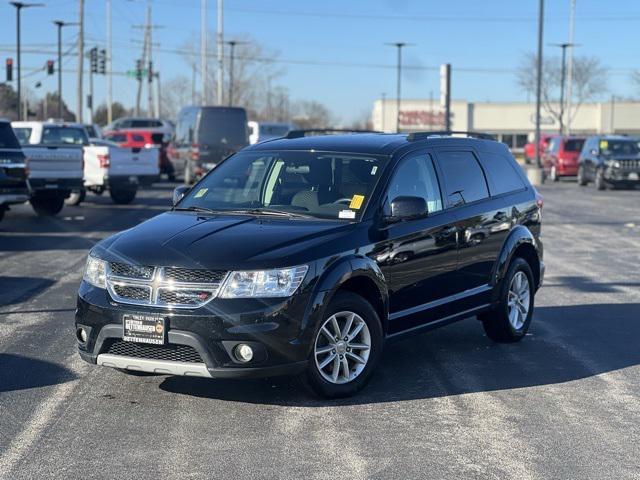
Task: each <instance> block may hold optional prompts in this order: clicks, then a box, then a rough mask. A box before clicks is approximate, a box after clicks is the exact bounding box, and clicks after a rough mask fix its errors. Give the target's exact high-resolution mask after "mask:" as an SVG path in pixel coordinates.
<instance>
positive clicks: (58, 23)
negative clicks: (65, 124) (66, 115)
mask: <svg viewBox="0 0 640 480" xmlns="http://www.w3.org/2000/svg"><path fill="white" fill-rule="evenodd" d="M53 23H54V24H55V25H56V26H57V27H58V118H60V119H62V118H63V109H62V27H68V26H72V25H78V23H77V22H63V21H62V20H55V21H54V22H53Z"/></svg>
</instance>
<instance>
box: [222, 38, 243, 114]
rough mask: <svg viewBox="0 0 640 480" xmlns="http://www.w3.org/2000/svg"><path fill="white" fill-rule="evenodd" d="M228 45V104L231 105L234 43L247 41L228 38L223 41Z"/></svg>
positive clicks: (240, 43) (239, 43)
mask: <svg viewBox="0 0 640 480" xmlns="http://www.w3.org/2000/svg"><path fill="white" fill-rule="evenodd" d="M224 43H226V44H227V45H229V50H230V52H229V106H230V107H233V94H234V91H233V59H234V58H235V52H236V45H242V44H245V43H247V42H240V41H238V40H229V41H227V42H224Z"/></svg>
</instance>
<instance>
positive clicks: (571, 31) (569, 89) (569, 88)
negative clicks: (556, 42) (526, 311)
mask: <svg viewBox="0 0 640 480" xmlns="http://www.w3.org/2000/svg"><path fill="white" fill-rule="evenodd" d="M575 19H576V0H571V13H570V14H569V43H570V44H572V45H573V34H574V26H575ZM572 100H573V47H571V48H569V66H568V68H567V135H571V101H572Z"/></svg>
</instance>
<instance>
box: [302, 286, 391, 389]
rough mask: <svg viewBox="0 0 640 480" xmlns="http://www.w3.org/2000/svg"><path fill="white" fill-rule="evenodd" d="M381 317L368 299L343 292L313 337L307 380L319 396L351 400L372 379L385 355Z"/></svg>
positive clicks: (335, 299) (338, 295)
mask: <svg viewBox="0 0 640 480" xmlns="http://www.w3.org/2000/svg"><path fill="white" fill-rule="evenodd" d="M382 344H383V340H382V326H381V324H380V319H379V317H378V314H377V313H376V311H375V310H374V308H373V307H372V306H371V304H370V303H369V302H367V301H366V300H365V299H364V298H362V297H360V296H359V295H356V294H354V293H351V292H339V293H337V294H336V296H335V297H334V299H333V300H332V301H331V303H330V304H329V307H328V308H327V312H326V314H325V316H324V319H323V320H322V322H320V325H319V326H318V328H317V330H316V332H315V335H314V337H313V345H312V349H311V354H310V357H309V363H308V367H307V372H306V378H307V380H308V382H309V384H310V386H311V387H312V389H313V390H314V391H315V393H317V394H318V395H320V396H322V397H326V398H337V397H347V396H350V395H353V394H355V393H356V392H358V391H359V390H361V389H362V388H363V387H364V386H365V385H366V384H367V382H368V381H369V379H370V378H371V375H372V374H373V371H374V369H375V367H376V364H377V363H378V359H379V358H380V353H381V352H382Z"/></svg>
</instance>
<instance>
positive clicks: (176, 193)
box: [172, 185, 190, 206]
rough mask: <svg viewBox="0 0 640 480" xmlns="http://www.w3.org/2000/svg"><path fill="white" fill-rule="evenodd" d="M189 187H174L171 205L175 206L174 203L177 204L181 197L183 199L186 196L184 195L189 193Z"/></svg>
mask: <svg viewBox="0 0 640 480" xmlns="http://www.w3.org/2000/svg"><path fill="white" fill-rule="evenodd" d="M189 189H190V187H186V186H184V185H181V186H180V187H176V188H175V189H174V190H173V199H172V202H173V205H174V206H175V205H176V203H178V202H179V201H180V200H182V197H184V196H185V195H186V193H187V192H188V191H189Z"/></svg>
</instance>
